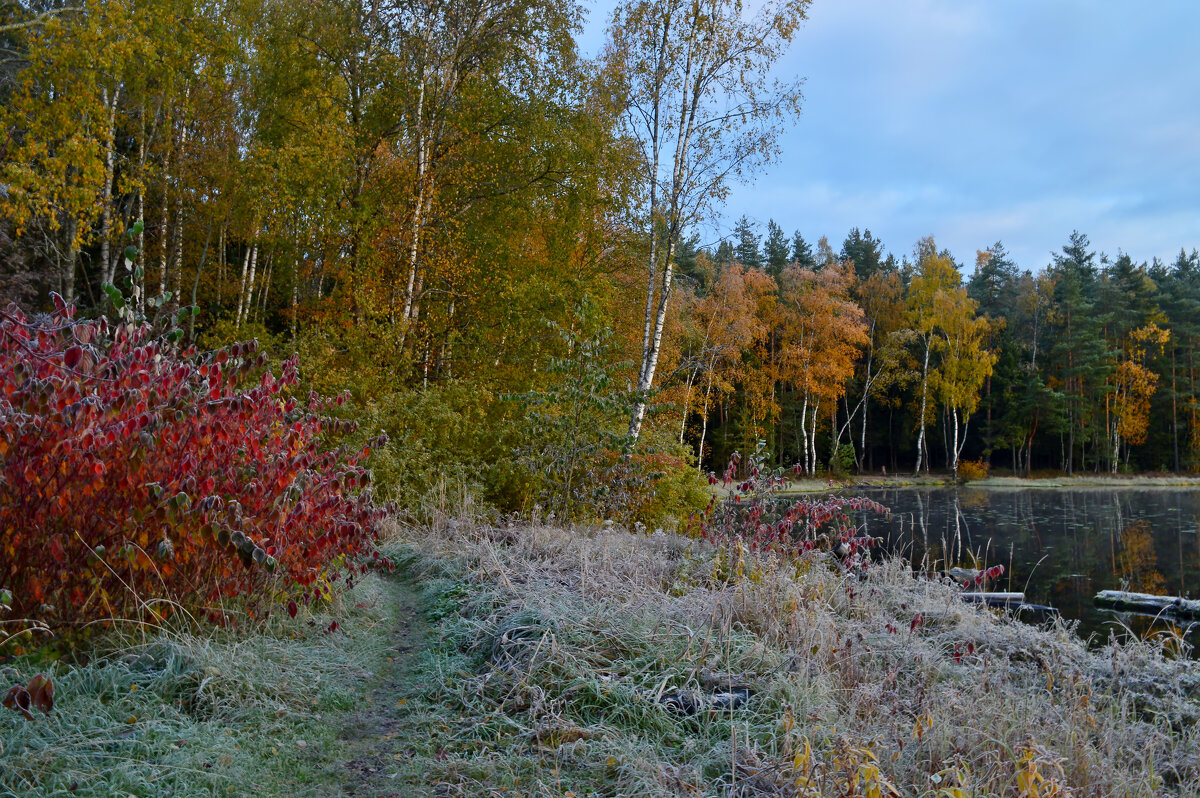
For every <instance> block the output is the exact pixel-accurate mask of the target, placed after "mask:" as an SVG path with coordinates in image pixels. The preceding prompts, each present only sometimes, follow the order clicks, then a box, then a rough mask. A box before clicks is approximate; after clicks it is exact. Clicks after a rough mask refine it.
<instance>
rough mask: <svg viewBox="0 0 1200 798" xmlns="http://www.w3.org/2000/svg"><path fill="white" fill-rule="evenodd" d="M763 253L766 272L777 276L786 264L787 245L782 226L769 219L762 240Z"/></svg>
mask: <svg viewBox="0 0 1200 798" xmlns="http://www.w3.org/2000/svg"><path fill="white" fill-rule="evenodd" d="M763 253H764V254H765V255H766V262H767V272H768V273H769V274H770V275H772V276H773V277H777V276H779V274H780V272H782V271H783V267H784V266H787V265H788V255H789V254H790V253H789V247H788V240H787V236H785V235H784V234H783V228H782V227H780V226H779V225H777V224H775V220H774V219H771V220H770V221H768V222H767V239H766V241H764V242H763Z"/></svg>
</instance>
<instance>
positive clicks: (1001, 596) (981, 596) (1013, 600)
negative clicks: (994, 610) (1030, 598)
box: [960, 592, 1025, 607]
mask: <svg viewBox="0 0 1200 798" xmlns="http://www.w3.org/2000/svg"><path fill="white" fill-rule="evenodd" d="M960 595H962V600H963V601H973V602H976V603H980V604H986V605H988V606H989V607H1007V606H1009V605H1010V604H1024V603H1025V594H1024V593H981V592H967V593H962V594H960Z"/></svg>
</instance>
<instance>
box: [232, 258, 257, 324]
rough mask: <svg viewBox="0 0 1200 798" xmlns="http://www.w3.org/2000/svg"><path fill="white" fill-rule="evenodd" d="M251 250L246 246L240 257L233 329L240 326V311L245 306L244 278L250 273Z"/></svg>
mask: <svg viewBox="0 0 1200 798" xmlns="http://www.w3.org/2000/svg"><path fill="white" fill-rule="evenodd" d="M253 248H254V247H253V246H250V245H247V247H246V252H245V254H244V255H243V256H242V279H241V282H240V283H239V284H238V305H237V313H236V314H234V317H233V325H234V327H235V328H236V327H240V326H241V325H242V309H243V308H244V307H245V305H246V276H247V275H248V274H249V273H250V251H251V250H252V249H253Z"/></svg>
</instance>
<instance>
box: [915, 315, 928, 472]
mask: <svg viewBox="0 0 1200 798" xmlns="http://www.w3.org/2000/svg"><path fill="white" fill-rule="evenodd" d="M929 346H930V341H929V339H928V338H926V339H925V362H924V365H922V367H921V415H920V417H919V418H918V419H917V424H918V426H919V427H920V428H921V432H920V434H919V435H918V436H917V469H916V472H915V474H916V475H917V476H920V474H921V457H922V455H923V454H924V452H925V408H926V406H927V402H928V399H929Z"/></svg>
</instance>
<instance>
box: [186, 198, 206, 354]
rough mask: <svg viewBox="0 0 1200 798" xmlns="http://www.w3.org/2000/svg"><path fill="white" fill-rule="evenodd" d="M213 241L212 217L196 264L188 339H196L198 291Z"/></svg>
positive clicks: (193, 340)
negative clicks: (201, 274)
mask: <svg viewBox="0 0 1200 798" xmlns="http://www.w3.org/2000/svg"><path fill="white" fill-rule="evenodd" d="M211 241H212V219H211V218H210V219H209V220H208V232H207V233H205V235H204V251H203V252H201V253H200V262H199V263H197V264H196V278H195V279H194V280H192V303H191V307H192V312H191V313H189V314H188V341H190V342H195V340H196V291H197V290H198V289H199V288H200V273H201V272H202V271H204V263H205V261H207V260H208V245H209V243H210V242H211Z"/></svg>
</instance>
